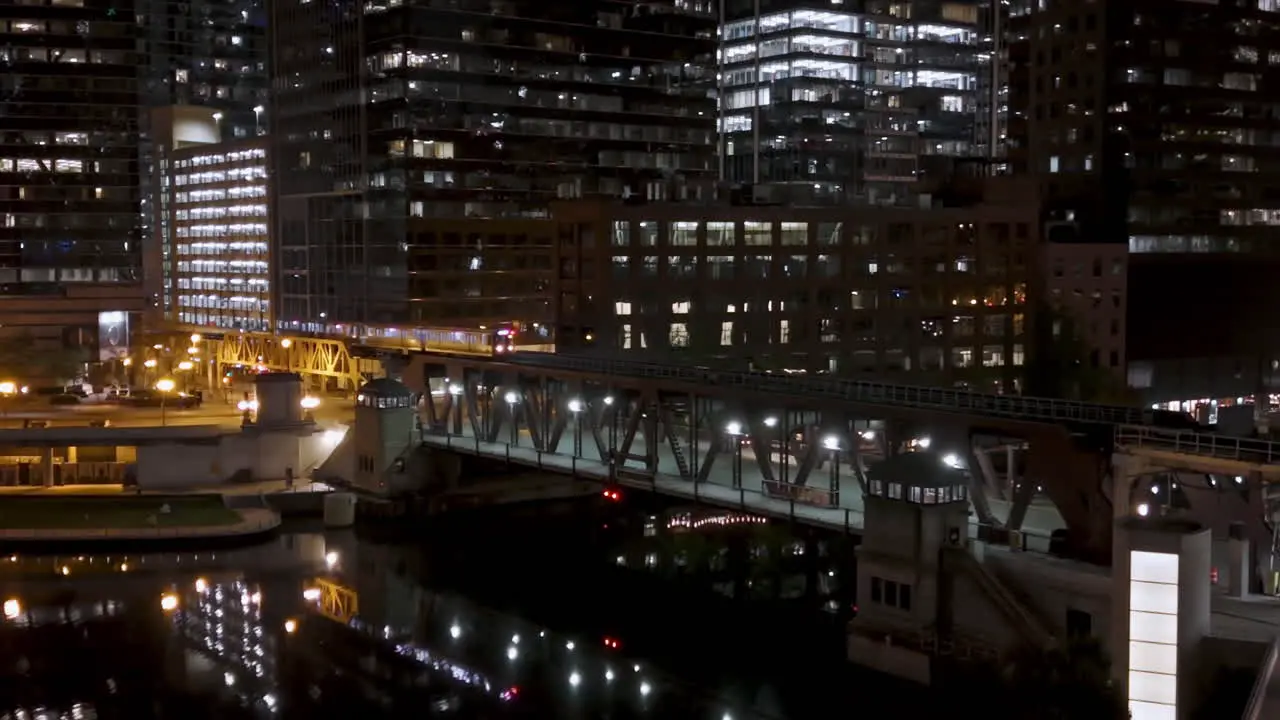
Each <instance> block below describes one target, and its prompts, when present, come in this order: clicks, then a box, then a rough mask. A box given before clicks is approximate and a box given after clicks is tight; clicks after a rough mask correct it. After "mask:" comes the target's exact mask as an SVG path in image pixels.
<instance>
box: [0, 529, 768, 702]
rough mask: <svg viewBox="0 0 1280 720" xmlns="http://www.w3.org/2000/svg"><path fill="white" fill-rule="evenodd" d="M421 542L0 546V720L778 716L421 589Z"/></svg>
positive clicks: (598, 640)
mask: <svg viewBox="0 0 1280 720" xmlns="http://www.w3.org/2000/svg"><path fill="white" fill-rule="evenodd" d="M421 555H422V552H421V551H420V550H419V549H418V548H415V547H404V546H386V545H374V544H370V543H366V542H361V541H357V540H356V539H355V538H354V537H353V536H352V535H351V534H349V533H342V534H331V535H328V536H325V535H320V534H294V535H287V536H283V537H281V538H279V539H278V540H276V541H273V542H272V543H270V544H267V545H264V546H260V547H256V548H252V549H248V550H234V551H218V552H206V553H181V554H175V553H167V554H152V555H131V556H122V555H117V556H112V557H106V556H75V557H17V556H15V557H11V558H8V560H7V561H5V562H0V588H4V590H3V592H4V593H5V595H6V600H14V601H15V603H16V604H17V605H16V606H15V607H16V609H17V610H18V612H15V613H13V616H12V617H9V615H10V613H8V612H7V611H8V610H9V609H10V606H9V605H8V604H6V618H5V619H4V620H3V622H2V623H0V720H10V719H11V720H20V719H21V720H27V719H28V718H30V719H32V720H34V719H35V718H45V717H47V718H80V717H83V718H92V717H124V716H130V717H149V716H157V717H183V718H193V719H194V718H199V717H261V718H273V717H327V716H330V715H334V714H335V713H338V708H342V712H341V714H342V715H344V716H347V717H349V716H351V715H352V714H357V715H358V714H360V713H363V714H365V715H367V716H370V717H390V716H397V717H398V716H401V715H404V714H406V713H416V714H424V713H425V714H444V715H450V714H453V715H459V716H465V717H470V716H473V715H475V714H477V713H483V714H485V715H486V716H489V717H575V716H582V717H593V716H599V715H602V714H606V713H607V714H611V715H612V716H613V717H616V718H624V717H637V718H640V717H653V718H662V719H663V720H668V719H669V720H679V719H680V718H698V719H699V720H702V719H704V718H717V719H718V718H722V717H724V716H726V714H727V715H728V716H731V717H734V718H781V717H782V715H781V711H780V710H779V709H778V708H777V707H776V704H777V703H776V701H773V700H771V699H770V698H771V691H767V690H766V691H760V690H759V689H758V688H754V687H753V688H750V689H747V690H744V689H742V688H741V687H728V688H726V687H725V686H724V685H723V684H719V683H718V681H717V682H712V683H711V684H709V685H704V686H700V685H699V684H698V682H697V681H696V680H689V679H687V678H686V677H684V676H682V675H681V674H677V673H675V672H672V671H669V670H664V663H663V658H661V657H637V656H635V655H633V652H632V643H631V642H630V641H629V639H628V638H627V637H623V636H617V637H615V636H612V635H607V634H602V633H601V632H600V630H599V627H598V625H597V624H593V623H585V622H584V624H583V625H582V626H580V627H573V626H572V625H571V624H569V625H565V624H564V623H560V624H558V625H557V627H556V628H555V629H554V630H553V629H552V628H549V627H546V626H543V625H540V624H539V623H537V622H533V621H532V620H530V619H529V618H527V617H521V616H519V615H518V614H512V613H507V612H498V611H494V610H491V609H488V608H486V607H484V606H482V605H480V604H478V603H477V602H475V601H473V600H471V599H469V598H468V597H467V596H465V595H464V594H461V593H462V592H465V590H461V591H452V590H441V589H438V588H432V587H427V586H425V585H424V584H423V583H422V582H421V581H420V580H419V579H418V576H419V575H421V574H428V575H429V574H430V573H429V572H427V571H426V570H424V569H423V568H424V567H425V566H426V565H429V563H425V564H424V561H423V559H422V557H421ZM64 568H65V571H64ZM477 572H485V573H493V572H496V570H495V568H492V567H486V568H482V569H480V570H478V571H477ZM322 582H327V584H326V585H325V587H337V588H345V589H346V590H350V591H353V593H354V594H353V595H352V596H351V597H350V598H347V599H348V601H349V602H348V603H347V604H348V605H349V606H353V607H349V608H348V609H347V610H343V612H347V614H346V615H342V614H340V613H335V612H334V602H336V601H334V602H330V601H331V600H332V597H330V596H332V595H333V593H331V592H321V593H317V590H318V589H319V587H320V585H321V583H322ZM463 585H465V583H463ZM509 591H510V592H511V593H513V595H515V596H517V597H516V600H515V602H516V604H517V605H519V603H520V599H519V597H518V596H519V595H520V594H522V593H527V594H529V595H534V594H539V593H541V594H542V595H544V596H546V597H544V598H543V600H544V601H547V599H548V598H550V602H553V603H562V604H569V605H570V606H571V605H572V603H573V602H575V600H574V598H573V597H571V596H565V597H562V596H560V595H558V594H557V593H563V592H565V591H564V590H563V589H562V588H558V587H556V586H554V585H552V586H548V587H534V586H530V585H528V584H521V585H519V586H518V587H512V588H510V589H509ZM166 598H169V599H166ZM351 598H354V600H351ZM570 609H571V608H570ZM348 610H354V614H352V613H350V612H348ZM619 612H628V611H627V610H619ZM326 614H328V615H329V616H326ZM567 614H568V615H569V616H572V615H574V612H568V613H567ZM659 620H660V619H659V618H654V622H655V632H657V633H658V635H659V636H660V635H661V629H660V627H657V626H656V623H657V622H659ZM643 624H644V623H643V621H641V623H640V625H641V626H642V627H643ZM632 625H633V627H634V626H635V623H632ZM649 639H650V640H652V638H649ZM676 641H677V642H680V643H681V644H679V645H672V647H671V650H672V652H673V653H679V654H689V653H695V654H696V653H698V652H700V650H699V649H698V645H699V643H698V638H694V637H685V638H683V639H680V638H677V639H676ZM664 642H666V641H664ZM637 644H641V643H637ZM9 658H14V659H15V660H13V661H8V660H7V659H9ZM779 661H780V662H784V660H781V659H780V660H779ZM771 706H772V707H771Z"/></svg>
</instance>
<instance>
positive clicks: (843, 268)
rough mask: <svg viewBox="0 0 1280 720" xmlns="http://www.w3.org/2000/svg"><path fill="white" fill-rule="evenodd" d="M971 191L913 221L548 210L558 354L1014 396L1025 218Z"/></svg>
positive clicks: (1023, 330)
mask: <svg viewBox="0 0 1280 720" xmlns="http://www.w3.org/2000/svg"><path fill="white" fill-rule="evenodd" d="M976 185H977V184H976V183H975V184H973V185H970V186H969V187H964V188H961V189H963V190H964V191H965V192H954V191H953V192H939V193H938V194H937V195H936V196H931V198H930V199H931V200H932V203H931V207H928V208H911V209H908V208H853V207H847V206H846V207H808V208H801V207H742V206H736V207H735V206H732V205H729V204H727V203H722V204H714V205H705V206H701V207H699V206H693V205H685V206H679V205H649V206H643V205H642V206H627V205H623V204H620V203H610V204H605V203H565V204H564V205H562V206H557V208H556V210H555V213H554V219H555V221H556V223H557V225H558V226H559V232H558V234H559V235H560V237H561V238H566V239H567V240H568V241H562V242H559V243H557V262H556V266H557V267H558V268H559V269H560V272H559V273H558V274H557V276H556V280H555V282H556V285H555V288H556V293H555V297H556V299H557V303H558V305H557V308H556V313H555V315H556V318H557V320H558V321H559V323H560V327H558V328H557V330H556V338H557V339H556V350H557V352H565V353H585V354H596V355H603V356H606V357H623V358H631V359H641V360H653V361H656V362H687V363H689V364H695V365H708V366H716V367H726V366H728V367H733V366H737V367H741V368H747V367H751V366H754V367H757V368H763V369H768V370H774V371H786V372H795V373H832V374H838V375H842V376H854V377H863V378H869V379H871V378H874V379H883V380H886V381H898V382H908V383H915V384H940V385H946V386H963V387H971V388H974V389H979V390H983V391H996V390H998V391H1006V392H1013V391H1016V390H1019V389H1020V388H1021V387H1023V385H1022V383H1021V380H1022V379H1023V373H1024V367H1023V366H1024V363H1025V362H1026V358H1027V355H1028V348H1027V346H1026V343H1027V342H1028V340H1029V338H1030V337H1031V326H1032V318H1031V314H1030V307H1029V305H1028V302H1027V295H1028V282H1029V280H1031V278H1032V275H1033V273H1034V272H1035V271H1036V269H1037V268H1036V267H1035V262H1036V258H1037V255H1038V252H1039V232H1038V230H1039V227H1038V222H1037V220H1038V211H1037V205H1038V204H1037V202H1036V199H1035V198H1034V197H1033V196H1030V195H1028V193H1025V192H1023V190H1024V188H1019V187H1017V186H1016V185H1014V184H1013V183H1012V181H1011V180H1010V179H1008V178H996V179H994V180H993V181H992V182H987V183H984V184H983V185H982V186H980V187H975V186H976ZM922 201H923V197H922Z"/></svg>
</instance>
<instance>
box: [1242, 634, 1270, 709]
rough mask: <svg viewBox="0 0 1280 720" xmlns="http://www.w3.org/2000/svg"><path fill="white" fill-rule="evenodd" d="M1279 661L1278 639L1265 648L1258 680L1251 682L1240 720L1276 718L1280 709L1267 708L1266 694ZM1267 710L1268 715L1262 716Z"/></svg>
mask: <svg viewBox="0 0 1280 720" xmlns="http://www.w3.org/2000/svg"><path fill="white" fill-rule="evenodd" d="M1277 660H1280V638H1276V639H1275V640H1272V641H1271V647H1269V648H1267V655H1266V657H1265V658H1264V659H1263V661H1262V667H1261V669H1260V670H1259V671H1258V679H1257V680H1255V681H1254V682H1253V691H1252V692H1250V693H1249V702H1248V703H1246V704H1245V706H1244V715H1242V716H1241V718H1242V720H1262V719H1263V718H1264V717H1276V714H1275V713H1276V711H1277V710H1280V708H1268V707H1267V694H1268V692H1267V691H1268V690H1270V686H1271V682H1272V678H1273V677H1274V676H1275V672H1276V661H1277ZM1266 710H1269V711H1270V714H1269V715H1263V714H1262V713H1263V711H1266Z"/></svg>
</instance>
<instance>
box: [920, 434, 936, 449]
mask: <svg viewBox="0 0 1280 720" xmlns="http://www.w3.org/2000/svg"><path fill="white" fill-rule="evenodd" d="M932 444H933V440H932V439H930V438H928V437H922V438H916V445H917V446H918V447H919V448H920V449H921V450H928V449H929V446H930V445H932Z"/></svg>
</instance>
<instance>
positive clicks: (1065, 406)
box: [502, 353, 1152, 425]
mask: <svg viewBox="0 0 1280 720" xmlns="http://www.w3.org/2000/svg"><path fill="white" fill-rule="evenodd" d="M502 360H503V361H504V362H512V363H516V364H519V365H526V366H530V367H538V368H544V369H554V370H576V371H580V372H590V373H594V374H599V375H606V376H608V375H614V376H622V377H635V378H654V379H659V380H677V381H681V382H687V383H693V384H701V385H713V386H716V387H722V388H744V389H749V390H752V391H756V392H767V393H777V394H785V395H790V396H793V397H794V396H799V397H812V398H823V399H831V398H835V399H840V400H846V401H848V402H853V403H862V404H870V405H896V406H899V407H912V408H925V409H932V410H950V411H957V410H959V411H964V412H967V413H973V414H980V415H989V416H994V417H1006V418H1026V419H1028V420H1040V421H1050V422H1087V423H1099V424H1105V425H1147V424H1149V423H1150V422H1151V419H1152V417H1151V413H1149V412H1148V411H1145V410H1143V409H1142V408H1136V407H1125V406H1121V405H1098V404H1094V403H1086V402H1078V401H1074V400H1054V399H1051V398H1038V397H1027V396H1022V395H992V394H989V393H976V392H968V391H965V390H949V389H945V388H932V387H923V386H915V385H890V384H887V383H877V382H865V381H861V380H839V379H835V378H826V377H820V376H818V377H814V376H809V377H787V376H784V375H774V374H772V373H765V372H743V371H733V370H706V369H702V368H696V367H688V366H680V365H659V364H655V363H641V362H631V361H626V360H606V359H600V358H579V357H566V356H563V355H540V354H537V353H528V354H526V353H516V354H514V355H510V356H507V357H505V358H502Z"/></svg>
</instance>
